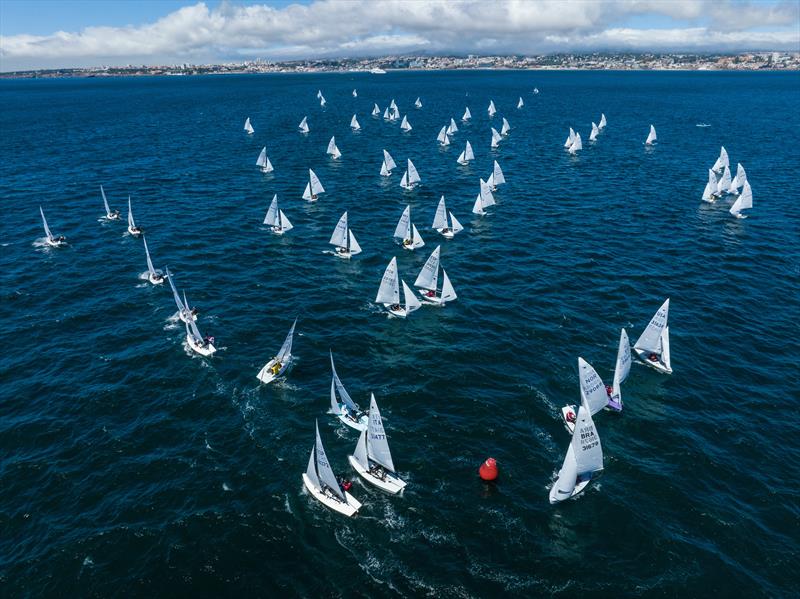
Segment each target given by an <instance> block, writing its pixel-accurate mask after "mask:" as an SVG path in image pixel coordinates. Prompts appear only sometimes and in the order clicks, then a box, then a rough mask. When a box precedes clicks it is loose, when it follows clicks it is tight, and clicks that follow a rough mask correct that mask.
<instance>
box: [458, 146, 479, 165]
mask: <svg viewBox="0 0 800 599" xmlns="http://www.w3.org/2000/svg"><path fill="white" fill-rule="evenodd" d="M470 160H475V153H474V152H473V151H472V144H471V143H469V142H467V145H466V146H465V147H464V151H463V152H461V154H459V155H458V159H457V162H458V163H459V164H467V163H468V162H469V161H470Z"/></svg>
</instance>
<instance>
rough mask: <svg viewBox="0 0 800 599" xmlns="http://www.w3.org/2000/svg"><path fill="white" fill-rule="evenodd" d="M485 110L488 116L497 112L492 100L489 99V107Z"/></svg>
mask: <svg viewBox="0 0 800 599" xmlns="http://www.w3.org/2000/svg"><path fill="white" fill-rule="evenodd" d="M487 112H488V113H489V117H490V118H491V117H493V116H494V115H495V113H496V112H497V109H496V108H495V107H494V100H489V108H487Z"/></svg>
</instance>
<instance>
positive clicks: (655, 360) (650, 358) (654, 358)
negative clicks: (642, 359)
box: [647, 354, 660, 364]
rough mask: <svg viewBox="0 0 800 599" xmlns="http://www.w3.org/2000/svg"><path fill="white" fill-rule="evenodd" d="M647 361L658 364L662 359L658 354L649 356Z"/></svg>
mask: <svg viewBox="0 0 800 599" xmlns="http://www.w3.org/2000/svg"><path fill="white" fill-rule="evenodd" d="M647 359H648V360H650V361H651V362H654V363H656V364H658V361H659V359H660V358H659V357H658V354H650V355H649V356H647Z"/></svg>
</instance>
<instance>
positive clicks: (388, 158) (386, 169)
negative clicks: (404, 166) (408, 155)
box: [381, 150, 397, 177]
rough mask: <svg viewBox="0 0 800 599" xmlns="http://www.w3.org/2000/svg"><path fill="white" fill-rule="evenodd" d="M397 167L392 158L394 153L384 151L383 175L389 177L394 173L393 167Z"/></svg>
mask: <svg viewBox="0 0 800 599" xmlns="http://www.w3.org/2000/svg"><path fill="white" fill-rule="evenodd" d="M395 168H397V164H396V163H395V161H394V158H392V155H391V154H389V152H387V151H386V150H384V151H383V163H382V164H381V175H382V176H384V177H388V176H389V175H391V174H392V169H395Z"/></svg>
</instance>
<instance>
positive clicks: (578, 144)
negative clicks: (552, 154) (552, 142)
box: [568, 133, 583, 156]
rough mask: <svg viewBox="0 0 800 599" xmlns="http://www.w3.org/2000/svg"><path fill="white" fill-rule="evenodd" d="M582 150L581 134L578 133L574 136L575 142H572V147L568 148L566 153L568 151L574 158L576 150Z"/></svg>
mask: <svg viewBox="0 0 800 599" xmlns="http://www.w3.org/2000/svg"><path fill="white" fill-rule="evenodd" d="M582 149H583V141H581V134H580V133H576V134H575V140H574V141H573V142H572V145H571V146H570V147H569V150H568V151H569V153H570V154H572V155H573V156H574V155H575V153H576V152H577V151H578V150H582Z"/></svg>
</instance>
